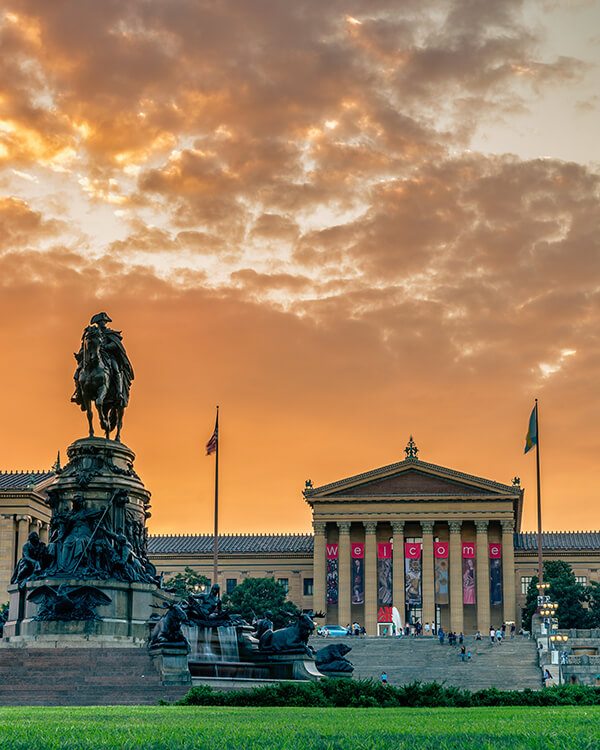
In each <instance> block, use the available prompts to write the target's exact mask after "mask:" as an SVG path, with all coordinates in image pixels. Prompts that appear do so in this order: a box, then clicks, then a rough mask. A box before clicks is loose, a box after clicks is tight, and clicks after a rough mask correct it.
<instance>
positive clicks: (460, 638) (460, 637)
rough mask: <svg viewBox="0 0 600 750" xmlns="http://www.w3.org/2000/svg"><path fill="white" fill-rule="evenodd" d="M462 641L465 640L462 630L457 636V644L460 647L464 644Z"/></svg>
mask: <svg viewBox="0 0 600 750" xmlns="http://www.w3.org/2000/svg"><path fill="white" fill-rule="evenodd" d="M464 640H465V637H464V635H463V632H462V630H461V631H460V635H459V636H458V643H459V644H460V645H461V646H462V645H463V642H464Z"/></svg>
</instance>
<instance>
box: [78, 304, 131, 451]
mask: <svg viewBox="0 0 600 750" xmlns="http://www.w3.org/2000/svg"><path fill="white" fill-rule="evenodd" d="M107 321H110V318H109V317H108V315H106V313H98V314H97V315H94V317H93V318H92V320H91V324H90V325H89V326H87V327H86V329H85V330H84V332H83V336H82V339H81V349H80V350H79V352H78V353H77V354H76V355H75V358H76V359H77V363H78V366H77V370H76V372H75V376H74V380H75V393H74V394H73V397H72V399H71V401H74V402H75V403H77V404H79V405H80V407H81V410H82V411H85V412H86V413H87V419H88V424H89V427H90V433H89V434H90V437H93V436H94V426H93V412H92V404H96V411H97V412H98V418H99V420H100V426H101V428H102V429H103V430H104V434H105V435H106V438H107V439H109V436H110V433H111V432H112V430H115V429H116V431H117V432H116V435H115V440H117V441H119V442H120V440H121V427H122V426H123V412H124V411H125V407H126V406H127V404H128V402H129V388H130V385H131V381H132V380H133V369H132V367H131V363H130V362H129V359H128V358H127V354H126V353H125V349H124V347H123V344H122V343H121V335H120V333H119V332H118V331H113V330H112V329H111V328H107V327H106V322H107ZM94 324H95V325H94Z"/></svg>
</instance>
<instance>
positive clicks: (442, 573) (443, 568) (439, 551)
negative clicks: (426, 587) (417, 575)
mask: <svg viewBox="0 0 600 750" xmlns="http://www.w3.org/2000/svg"><path fill="white" fill-rule="evenodd" d="M433 558H434V561H435V565H434V569H433V575H434V577H435V603H436V604H448V601H449V599H448V596H449V595H448V542H434V543H433Z"/></svg>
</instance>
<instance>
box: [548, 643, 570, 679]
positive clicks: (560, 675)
mask: <svg viewBox="0 0 600 750" xmlns="http://www.w3.org/2000/svg"><path fill="white" fill-rule="evenodd" d="M568 640H569V636H568V635H561V634H560V633H553V634H552V635H551V636H550V641H551V643H552V645H553V646H554V645H555V644H558V646H559V647H560V646H561V645H562V644H563V643H564V644H565V645H566V643H567V641H568ZM565 655H566V652H565ZM562 665H563V652H562V651H561V650H560V648H559V650H558V684H559V685H562Z"/></svg>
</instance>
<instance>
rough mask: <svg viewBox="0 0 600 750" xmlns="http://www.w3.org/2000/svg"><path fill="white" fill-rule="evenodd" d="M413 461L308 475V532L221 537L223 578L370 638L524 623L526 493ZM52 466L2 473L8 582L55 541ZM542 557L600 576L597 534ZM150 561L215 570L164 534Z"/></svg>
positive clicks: (0, 516) (3, 582) (573, 539)
mask: <svg viewBox="0 0 600 750" xmlns="http://www.w3.org/2000/svg"><path fill="white" fill-rule="evenodd" d="M405 452H406V458H405V459H404V460H403V461H400V462H398V463H395V464H392V465H389V466H384V467H381V468H378V469H374V470H372V471H368V472H365V473H363V474H358V475H356V476H352V477H348V478H346V479H341V480H339V481H336V482H332V483H330V484H326V485H323V486H321V487H313V486H312V483H311V482H310V481H308V482H306V486H305V489H304V492H303V495H304V500H305V502H307V503H308V504H309V506H310V507H311V510H312V521H313V530H314V533H313V534H312V535H311V534H287V535H285V534H261V535H255V534H247V535H245V534H234V535H222V536H220V537H219V566H218V583H219V584H220V585H221V589H222V591H223V592H225V593H230V592H231V591H232V590H233V588H235V586H236V585H237V584H238V583H239V582H240V581H241V580H243V579H244V578H246V577H248V576H254V577H263V576H273V577H274V578H275V580H277V581H278V582H279V583H281V584H282V585H283V586H284V587H285V588H286V589H287V591H288V595H289V598H290V599H291V600H292V601H293V602H294V603H295V604H296V605H297V606H299V607H301V608H302V609H306V610H313V611H315V612H324V613H326V620H325V621H326V622H327V623H329V624H338V623H339V624H342V625H346V624H347V623H350V622H359V623H360V624H361V625H364V626H365V628H366V630H367V633H368V634H370V635H372V634H376V633H378V632H381V630H382V628H387V627H389V626H388V625H387V623H389V622H390V620H391V612H392V607H393V606H395V607H396V608H397V609H398V610H399V612H400V614H401V617H402V619H403V621H404V620H405V619H406V620H409V621H416V620H420V621H421V622H423V623H425V622H430V623H433V622H434V623H436V625H437V626H438V627H439V625H443V627H444V628H445V629H446V630H453V631H455V632H461V631H462V632H464V633H473V632H475V631H477V630H480V631H481V632H482V633H485V631H486V630H489V627H490V625H493V626H495V627H498V626H499V625H500V624H501V623H502V622H512V621H514V622H516V623H517V627H518V626H519V625H520V622H521V610H522V608H523V606H524V604H525V598H526V592H527V587H528V585H529V582H530V581H531V577H532V576H534V575H537V535H536V534H533V533H522V532H521V531H520V526H521V516H522V509H523V489H522V488H521V487H520V483H519V480H518V479H517V478H515V479H514V480H513V482H512V484H510V485H505V484H500V483H498V482H494V481H491V480H489V479H483V478H481V477H477V476H474V475H471V474H465V473H463V472H460V471H456V470H454V469H448V468H445V467H443V466H439V465H437V464H432V463H426V462H424V461H422V460H421V459H419V457H418V449H417V446H416V445H415V443H414V441H413V440H412V438H411V439H410V441H409V443H408V445H407V446H406V449H405ZM53 479H54V474H53V472H33V473H30V474H27V473H23V472H21V473H16V472H6V473H0V587H1V588H2V590H4V591H6V586H7V585H8V582H9V580H10V577H11V575H12V571H13V569H14V566H15V564H16V561H17V558H18V557H20V554H21V552H20V551H21V550H22V546H23V544H24V543H25V541H26V539H27V535H28V534H29V532H30V531H32V530H35V531H38V533H39V534H40V538H41V539H42V541H47V538H48V526H49V520H50V508H49V507H48V505H47V502H46V490H47V488H48V487H49V486H50V485H51V484H52V482H53ZM542 548H543V555H544V559H545V560H549V559H561V560H564V561H566V562H568V563H569V564H570V565H571V566H572V567H573V570H574V573H575V575H576V576H577V578H578V580H579V581H580V582H581V583H588V582H589V581H600V578H599V576H598V572H599V570H600V533H596V532H577V533H576V532H552V533H545V534H544V535H543V545H542ZM148 551H149V556H150V559H151V560H152V562H153V563H154V564H155V565H156V567H157V570H158V571H159V572H162V573H163V574H164V576H165V577H166V578H169V577H171V576H173V575H175V574H176V573H178V572H183V571H184V569H185V568H186V567H191V568H193V569H194V570H196V571H198V572H199V573H202V574H204V575H205V576H206V577H207V578H209V579H210V578H211V576H212V563H213V560H212V555H213V537H212V535H208V534H200V535H155V536H151V537H150V539H149V550H148Z"/></svg>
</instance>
